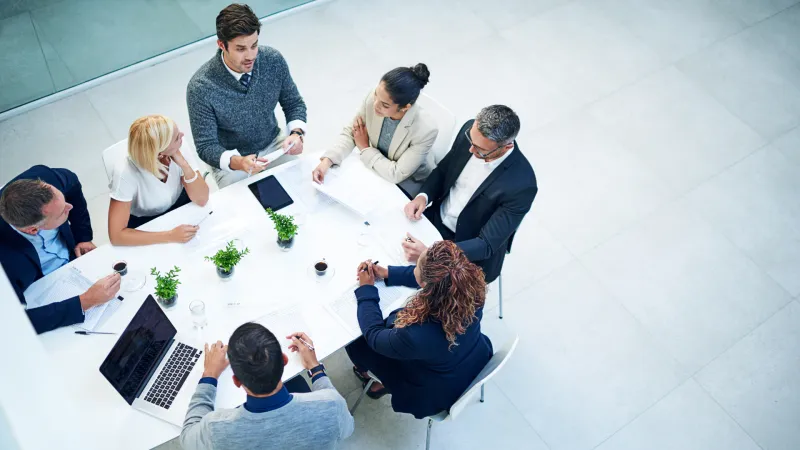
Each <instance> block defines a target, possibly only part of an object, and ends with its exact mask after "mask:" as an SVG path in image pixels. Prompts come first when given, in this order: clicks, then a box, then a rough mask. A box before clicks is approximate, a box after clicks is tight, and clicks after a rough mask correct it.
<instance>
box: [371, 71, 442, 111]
mask: <svg viewBox="0 0 800 450" xmlns="http://www.w3.org/2000/svg"><path fill="white" fill-rule="evenodd" d="M430 76H431V73H430V71H429V70H428V66H426V65H425V64H422V63H419V64H417V65H416V66H414V67H398V68H396V69H392V70H390V71H388V72H386V74H385V75H384V76H383V78H381V82H383V85H384V87H385V88H386V92H388V93H389V97H391V98H392V101H393V102H395V103H397V105H398V106H406V105H409V104H411V105H413V104H414V102H416V101H417V98H419V93H420V91H421V90H422V88H424V87H425V85H426V84H428V79H429V78H430Z"/></svg>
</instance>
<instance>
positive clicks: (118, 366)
mask: <svg viewBox="0 0 800 450" xmlns="http://www.w3.org/2000/svg"><path fill="white" fill-rule="evenodd" d="M176 334H177V330H176V329H175V327H174V326H172V323H171V322H170V321H169V319H167V315H166V314H164V311H162V310H161V307H160V306H158V304H157V303H156V300H155V299H154V298H153V296H152V295H148V296H147V299H145V301H144V303H143V304H142V307H141V308H139V311H138V312H137V313H136V315H135V316H133V319H131V323H130V324H128V327H127V328H125V331H124V332H123V333H122V336H120V338H119V340H118V341H117V343H116V344H115V345H114V348H112V349H111V352H110V353H109V354H108V356H107V357H106V360H105V361H103V364H101V365H100V373H102V374H103V376H105V377H106V379H107V380H108V381H109V382H110V383H111V385H112V386H114V389H116V390H117V392H119V393H120V395H122V397H124V398H125V401H127V402H128V404H132V403H133V400H134V399H135V398H136V395H137V394H138V393H139V392H140V391H141V390H142V389H143V388H144V386H145V385H146V384H147V380H148V379H149V377H150V375H151V373H152V372H153V369H154V368H155V367H156V366H157V365H158V363H159V362H160V361H161V358H162V356H163V354H164V353H165V352H166V351H167V350H168V349H169V346H170V344H171V343H172V340H173V339H174V337H175V335H176Z"/></svg>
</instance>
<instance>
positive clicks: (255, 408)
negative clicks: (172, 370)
mask: <svg viewBox="0 0 800 450" xmlns="http://www.w3.org/2000/svg"><path fill="white" fill-rule="evenodd" d="M287 338H291V340H292V344H291V345H290V346H289V349H290V350H291V351H293V352H298V353H299V354H300V357H301V359H302V361H303V366H304V367H305V368H306V369H308V371H309V375H310V376H311V380H312V383H313V384H312V392H309V393H294V394H292V393H290V391H289V390H288V389H287V388H286V386H284V384H283V383H282V382H281V377H282V376H283V366H284V365H285V364H286V363H287V361H288V359H287V357H286V355H285V354H283V352H281V346H280V344H279V343H278V340H277V339H276V338H275V335H273V334H272V333H271V332H270V331H269V330H267V329H266V328H264V326H262V325H259V324H257V323H246V324H244V325H242V326H240V327H239V328H237V329H236V331H234V332H233V335H232V336H231V339H230V342H229V343H228V345H227V346H225V345H223V344H222V342H219V341H217V343H216V344H213V345H211V346H209V345H208V344H206V349H205V370H204V372H203V378H202V379H201V380H200V384H199V385H198V386H197V391H196V392H195V394H194V396H193V397H192V401H191V403H190V404H189V412H187V413H186V420H185V421H184V423H183V431H181V437H180V439H181V445H182V446H183V448H184V449H186V450H194V449H215V450H226V449H230V450H239V449H241V450H244V449H247V450H249V449H284V448H285V449H293V450H301V449H309V450H312V449H332V448H335V447H336V444H337V443H338V442H339V441H341V440H342V439H345V438H347V437H348V436H350V435H351V434H353V426H354V424H353V416H351V415H350V412H349V411H348V410H347V402H345V400H344V398H342V396H341V395H339V393H338V392H337V391H336V389H335V388H334V387H333V385H332V384H331V381H330V380H329V379H328V377H327V375H326V374H325V368H324V367H323V366H322V364H320V363H319V361H317V356H316V353H315V352H314V350H313V348H314V344H313V342H312V341H311V339H310V338H309V337H308V336H307V335H306V334H305V333H294V334H293V335H292V336H288V337H287ZM226 353H227V355H228V360H229V361H230V366H231V369H233V383H234V384H235V385H236V386H237V387H242V388H244V390H245V391H246V392H247V401H246V402H245V403H244V404H243V405H242V406H240V407H238V408H235V409H227V410H225V409H223V410H219V411H214V398H215V396H216V393H217V379H218V378H219V376H220V374H221V373H222V371H223V370H225V368H226V367H227V366H228V364H229V362H228V361H226V359H225V355H226ZM295 380H296V381H299V382H300V383H301V384H303V385H304V387H305V390H306V391H307V390H308V384H306V382H305V380H303V379H302V377H299V376H298V377H296V378H295V379H292V380H290V381H289V382H287V384H288V383H291V382H294V381H295Z"/></svg>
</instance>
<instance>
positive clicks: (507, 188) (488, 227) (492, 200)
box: [420, 120, 539, 283]
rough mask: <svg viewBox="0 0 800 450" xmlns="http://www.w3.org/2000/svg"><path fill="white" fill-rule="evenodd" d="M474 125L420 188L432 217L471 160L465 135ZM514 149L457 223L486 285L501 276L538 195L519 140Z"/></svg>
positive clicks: (467, 126)
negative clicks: (523, 219)
mask: <svg viewBox="0 0 800 450" xmlns="http://www.w3.org/2000/svg"><path fill="white" fill-rule="evenodd" d="M473 122H475V120H470V121H468V122H467V123H465V124H464V126H463V127H461V130H460V131H459V132H458V134H457V135H456V140H455V142H453V147H452V148H451V149H450V151H449V152H448V153H447V156H445V157H444V158H443V159H442V161H441V162H440V163H439V165H438V166H437V167H436V168H435V169H434V170H433V172H431V175H430V176H429V177H428V179H427V180H425V183H424V184H423V185H422V188H421V189H420V194H422V193H424V194H426V195H427V196H428V201H429V202H433V205H431V207H430V208H428V209H426V210H425V213H426V216H428V217H429V218H430V217H431V215H432V214H438V211H439V208H440V207H441V206H442V202H444V199H445V198H447V196H448V195H449V194H450V189H451V188H452V187H453V186H454V185H455V184H456V180H458V176H459V175H461V171H462V170H464V167H465V166H466V165H467V162H468V161H469V159H470V158H472V153H470V151H469V149H470V147H471V144H470V143H469V141H468V140H467V138H466V136H465V135H464V133H465V132H467V131H468V130H469V129H470V128H472V124H473ZM514 147H515V149H514V151H513V152H511V154H510V155H508V158H506V159H505V160H504V161H503V162H502V163H501V164H500V166H499V167H497V168H496V169H494V170H493V171H492V173H491V174H490V175H489V177H488V178H486V181H484V182H483V183H482V184H481V185H480V186H479V187H478V190H477V191H475V194H473V195H472V198H471V199H470V200H469V202H468V203H467V205H466V206H465V207H464V210H463V211H462V212H461V214H460V215H459V216H458V222H457V223H456V229H455V238H454V239H453V240H454V241H455V242H456V244H458V246H459V247H460V248H461V250H463V251H464V253H465V254H466V255H467V258H469V260H470V261H472V262H474V263H475V264H477V265H478V266H480V267H481V268H482V269H483V272H484V274H485V275H486V282H487V283H491V282H492V281H494V280H495V279H496V278H497V277H498V276H500V271H501V270H502V269H503V259H504V258H505V254H506V251H507V250H508V249H509V248H511V240H512V238H513V236H514V233H515V232H516V231H517V228H519V224H520V223H521V222H522V218H523V217H525V214H527V213H528V211H530V209H531V205H532V204H533V199H534V198H535V197H536V193H537V192H538V190H539V188H538V186H537V184H536V174H535V173H534V172H533V167H531V164H530V163H529V162H528V160H527V158H525V155H523V154H522V150H520V148H519V145H518V144H517V142H516V141H514Z"/></svg>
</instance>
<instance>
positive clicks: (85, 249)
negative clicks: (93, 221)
mask: <svg viewBox="0 0 800 450" xmlns="http://www.w3.org/2000/svg"><path fill="white" fill-rule="evenodd" d="M96 248H97V246H96V245H94V244H93V243H91V242H79V243H78V245H76V246H75V257H76V258H80V257H81V256H83V255H85V254H87V253H89V252H90V251H92V250H94V249H96Z"/></svg>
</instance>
